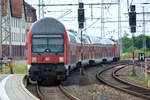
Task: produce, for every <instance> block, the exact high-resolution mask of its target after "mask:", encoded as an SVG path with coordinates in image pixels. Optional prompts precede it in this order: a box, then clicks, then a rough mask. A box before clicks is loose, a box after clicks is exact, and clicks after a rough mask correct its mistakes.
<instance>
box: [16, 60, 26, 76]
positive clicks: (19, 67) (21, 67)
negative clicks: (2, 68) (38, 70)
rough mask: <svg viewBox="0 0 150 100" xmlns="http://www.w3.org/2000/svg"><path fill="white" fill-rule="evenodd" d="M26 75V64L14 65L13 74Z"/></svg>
mask: <svg viewBox="0 0 150 100" xmlns="http://www.w3.org/2000/svg"><path fill="white" fill-rule="evenodd" d="M26 73H27V63H26V62H21V63H17V64H15V67H14V74H26Z"/></svg>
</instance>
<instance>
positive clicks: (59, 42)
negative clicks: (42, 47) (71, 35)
mask: <svg viewBox="0 0 150 100" xmlns="http://www.w3.org/2000/svg"><path fill="white" fill-rule="evenodd" d="M63 44H64V40H63V38H48V48H50V51H51V52H59V53H63V51H64V49H63V48H64V45H63Z"/></svg>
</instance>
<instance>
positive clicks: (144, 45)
mask: <svg viewBox="0 0 150 100" xmlns="http://www.w3.org/2000/svg"><path fill="white" fill-rule="evenodd" d="M143 34H144V35H143V52H144V54H145V55H146V36H145V13H144V6H143Z"/></svg>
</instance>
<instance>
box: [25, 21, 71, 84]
mask: <svg viewBox="0 0 150 100" xmlns="http://www.w3.org/2000/svg"><path fill="white" fill-rule="evenodd" d="M67 41H68V37H67V32H66V30H65V27H64V25H63V24H62V23H60V22H59V21H57V20H56V19H53V18H44V19H41V20H39V21H37V22H36V23H34V24H33V25H32V27H31V29H30V31H29V34H28V70H29V72H28V74H29V78H30V79H31V80H34V81H38V82H42V81H43V80H48V81H51V80H52V81H54V80H64V79H65V77H66V68H65V64H67V63H68V62H67V59H68V58H65V57H66V56H67V52H68V51H67V50H68V49H67V48H68V45H67Z"/></svg>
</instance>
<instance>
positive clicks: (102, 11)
mask: <svg viewBox="0 0 150 100" xmlns="http://www.w3.org/2000/svg"><path fill="white" fill-rule="evenodd" d="M101 3H102V5H101V37H103V34H104V5H103V3H104V0H101Z"/></svg>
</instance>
